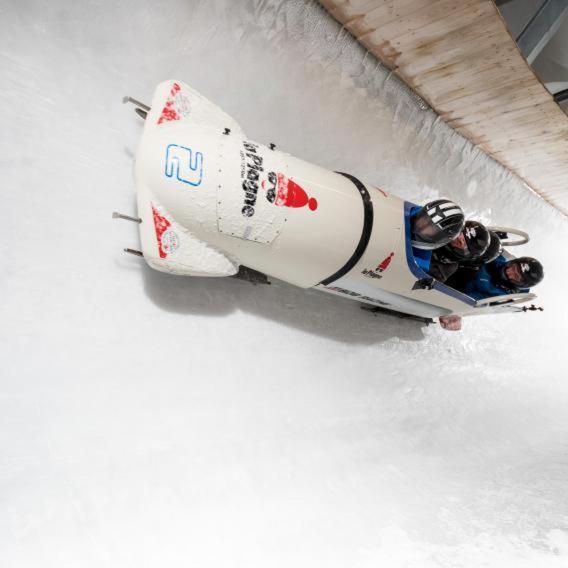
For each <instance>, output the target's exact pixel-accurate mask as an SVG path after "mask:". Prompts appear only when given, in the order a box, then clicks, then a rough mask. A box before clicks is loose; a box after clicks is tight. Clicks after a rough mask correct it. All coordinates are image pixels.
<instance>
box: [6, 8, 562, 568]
mask: <svg viewBox="0 0 568 568" xmlns="http://www.w3.org/2000/svg"><path fill="white" fill-rule="evenodd" d="M167 78H179V79H181V80H183V81H186V82H188V83H189V84H191V85H192V86H193V87H195V88H196V89H198V90H199V91H201V92H202V93H203V94H204V95H205V96H207V97H208V98H210V99H211V100H212V101H214V102H216V103H217V104H218V105H220V106H221V107H222V108H223V109H224V110H225V111H227V112H228V113H229V114H231V115H232V116H233V117H234V118H235V119H236V120H237V121H239V122H240V124H241V125H242V126H243V128H244V130H245V131H246V132H247V133H248V134H249V136H250V137H251V139H253V140H258V141H260V142H263V143H269V142H275V143H276V144H277V145H278V147H279V148H281V149H283V150H285V151H288V152H290V153H292V154H295V155H297V156H300V157H303V158H305V159H308V160H310V161H313V162H315V163H318V164H321V165H323V166H326V167H329V168H331V169H335V170H343V171H348V172H351V173H353V174H354V175H357V176H360V177H361V178H363V179H366V180H367V181H369V182H370V183H373V184H378V185H381V186H383V187H385V189H387V190H389V191H391V192H393V193H395V194H397V195H399V196H401V197H405V198H408V199H411V200H414V201H416V202H420V201H423V200H426V199H428V198H431V197H435V196H438V195H444V196H450V197H452V198H453V199H455V200H456V201H458V202H460V203H461V204H462V205H463V206H464V208H465V210H466V212H467V213H468V214H469V215H470V216H472V217H476V218H479V219H480V220H482V221H486V222H489V221H490V222H492V223H495V224H501V225H512V226H516V227H519V228H522V229H525V230H527V231H529V232H530V233H531V236H532V238H533V241H532V242H531V243H530V244H529V245H528V246H527V247H523V252H530V253H531V254H534V255H536V256H538V257H540V258H541V259H542V260H543V263H544V265H545V270H546V280H545V282H544V283H543V284H542V285H541V286H539V287H538V289H537V290H538V293H539V296H540V298H539V302H538V303H539V304H541V305H543V306H544V307H545V312H543V313H542V314H524V315H511V316H490V317H479V318H471V319H469V320H467V321H466V322H465V324H464V329H463V331H462V332H461V333H460V334H449V333H445V332H443V331H442V330H440V329H438V327H428V328H425V327H421V326H419V325H418V324H416V323H413V322H406V321H400V320H397V319H395V318H392V317H388V316H380V317H373V316H371V315H369V314H367V313H365V312H362V311H361V310H360V309H359V306H358V305H357V304H356V303H352V302H350V301H347V300H341V299H338V298H334V297H328V296H325V295H321V294H318V293H316V292H305V291H302V290H299V289H295V288H292V287H289V286H286V285H284V284H282V283H278V282H275V283H274V284H273V285H272V286H264V287H263V286H256V287H254V286H252V285H250V284H247V283H244V282H240V281H235V280H233V279H228V280H210V279H204V280H199V279H184V278H176V277H168V276H167V275H164V274H160V273H156V272H152V271H151V270H150V269H148V268H147V267H146V266H145V265H144V263H143V262H139V261H138V259H136V258H130V257H126V256H125V255H124V254H123V253H122V252H121V249H122V248H123V247H124V246H134V247H136V245H137V240H136V239H137V236H136V227H135V226H134V225H131V224H128V223H122V222H117V221H112V220H111V211H112V210H118V211H123V212H126V213H128V212H134V186H133V181H132V175H131V170H132V161H133V156H134V153H135V151H136V145H137V142H138V140H139V137H140V134H141V129H142V124H141V121H140V120H139V119H138V117H137V116H136V115H135V114H134V113H133V112H132V108H128V107H124V106H122V104H121V98H122V96H123V95H125V94H130V95H132V96H135V97H137V98H140V99H142V100H146V101H149V99H150V96H151V94H152V91H153V89H154V86H155V85H156V84H157V83H158V82H160V81H162V80H164V79H167ZM0 84H1V86H2V88H1V89H0V103H1V110H0V156H1V160H2V182H1V185H0V192H1V196H2V208H3V209H2V210H3V216H2V223H1V225H0V232H1V239H0V243H1V244H0V246H1V247H2V249H1V253H2V254H1V255H0V263H1V269H0V292H1V294H2V299H3V301H2V305H1V307H0V317H1V321H2V326H1V327H0V565H1V566H2V567H3V568H16V567H17V568H23V567H27V566H40V565H41V566H42V567H50V566H53V567H57V568H60V567H61V566H67V565H72V566H81V567H89V566H92V567H97V568H100V566H116V567H124V566H136V567H143V566H144V567H145V566H178V565H186V566H200V567H215V568H218V567H223V566H226V567H231V568H234V567H237V566H243V567H244V566H246V567H247V568H250V567H252V566H262V567H265V566H273V567H278V566H282V567H284V566H286V567H289V566H291V565H293V566H309V567H310V568H312V567H319V566H325V567H326V568H332V567H338V568H339V567H341V568H345V567H346V566H349V567H363V566H364V567H371V566H372V567H376V566H388V567H389V568H391V567H399V566H400V567H403V566H404V567H408V566H412V567H415V566H416V567H420V568H429V567H439V566H452V567H461V566H471V567H476V568H477V567H480V566H492V567H493V566H494V567H500V568H501V567H503V566H515V567H521V568H523V567H530V568H534V567H540V566H543V567H544V566H546V567H547V568H549V567H561V566H562V567H564V566H567V565H568V526H567V525H568V518H567V506H568V494H567V492H566V479H567V477H568V461H567V459H566V456H567V452H568V443H567V439H568V437H567V434H568V427H567V423H566V408H567V403H568V396H567V394H568V387H567V386H566V374H567V373H566V368H567V363H568V356H567V350H566V347H565V343H566V322H565V314H566V310H565V298H564V290H565V283H566V281H567V276H568V274H567V263H566V253H565V243H566V242H567V237H568V231H567V223H566V220H565V219H564V218H563V217H562V216H561V215H560V214H559V213H557V212H556V211H555V210H553V209H552V208H551V207H550V206H549V205H547V204H546V203H544V202H543V201H542V200H540V199H539V198H538V197H537V196H535V195H534V194H533V193H532V192H531V191H530V190H528V189H527V188H525V187H524V186H522V184H520V183H519V182H518V181H517V180H516V179H515V178H514V177H511V176H510V175H508V174H507V173H506V172H505V171H504V170H503V169H502V168H500V167H499V166H498V165H496V164H495V163H494V162H492V161H490V160H489V159H488V158H486V157H485V156H484V155H483V154H481V153H479V152H478V151H477V150H475V149H474V148H472V147H471V145H469V144H468V143H467V142H465V141H464V140H463V139H462V138H460V137H459V136H457V135H455V134H453V133H452V131H450V130H449V129H448V128H447V127H446V126H445V125H444V124H443V123H442V122H440V121H439V120H438V119H437V118H436V116H435V115H434V114H433V113H432V112H431V111H429V110H423V107H421V105H420V104H419V101H417V100H416V99H414V98H413V96H412V95H411V94H409V93H408V92H407V91H406V90H405V89H404V88H402V87H401V86H400V85H399V83H398V82H397V81H396V80H395V78H394V77H392V76H391V75H389V74H388V72H386V71H385V70H384V69H383V68H381V66H380V65H378V64H377V62H376V61H375V60H374V59H372V57H371V56H369V55H366V54H365V53H364V51H362V50H361V48H360V47H359V46H358V45H357V44H356V43H355V42H354V40H353V39H352V38H351V37H350V36H349V35H348V34H347V33H346V32H345V31H343V30H341V29H340V28H339V26H338V25H337V24H336V23H335V22H334V21H333V20H332V19H330V18H329V17H328V16H327V15H326V14H325V13H324V12H323V10H322V9H321V8H320V7H319V6H318V5H317V4H315V3H309V2H308V3H305V2H296V1H275V0H264V1H260V0H258V1H247V2H245V1H234V0H225V1H223V0H215V1H207V2H205V1H185V2H184V1H181V0H176V1H173V2H168V3H159V2H153V1H146V2H145V1H143V0H142V1H139V2H133V1H127V2H120V3H117V2H110V1H107V2H95V1H92V2H71V1H63V0H59V1H55V2H50V3H45V2H32V1H29V0H23V1H21V2H17V3H16V2H7V1H4V2H3V3H2V4H0Z"/></svg>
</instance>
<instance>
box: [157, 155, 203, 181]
mask: <svg viewBox="0 0 568 568" xmlns="http://www.w3.org/2000/svg"><path fill="white" fill-rule="evenodd" d="M165 174H166V177H169V178H171V177H174V174H175V178H176V179H177V180H179V181H181V182H183V183H187V184H188V185H192V186H194V187H197V186H198V185H201V182H202V180H203V154H202V153H201V152H194V151H193V150H192V149H191V148H186V147H185V146H178V145H177V144H169V145H168V147H167V148H166V168H165Z"/></svg>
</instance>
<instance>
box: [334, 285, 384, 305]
mask: <svg viewBox="0 0 568 568" xmlns="http://www.w3.org/2000/svg"><path fill="white" fill-rule="evenodd" d="M324 288H325V289H326V290H330V291H331V292H335V293H336V294H341V295H342V296H351V297H352V298H357V300H359V301H363V302H372V303H373V304H379V306H390V304H389V303H388V302H384V301H383V300H379V299H378V298H372V297H371V296H365V295H363V294H359V292H354V291H353V290H348V289H347V288H342V287H341V286H324Z"/></svg>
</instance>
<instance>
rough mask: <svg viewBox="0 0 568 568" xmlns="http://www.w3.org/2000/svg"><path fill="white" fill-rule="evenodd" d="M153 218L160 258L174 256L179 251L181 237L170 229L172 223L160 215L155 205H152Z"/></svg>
mask: <svg viewBox="0 0 568 568" xmlns="http://www.w3.org/2000/svg"><path fill="white" fill-rule="evenodd" d="M152 216H153V217H154V227H155V229H156V240H157V241H158V251H159V253H160V258H167V256H168V254H172V253H174V252H175V251H176V250H177V249H178V247H179V236H178V234H177V233H176V232H175V231H173V230H172V229H170V227H171V223H170V222H169V221H168V220H167V219H166V218H165V217H164V216H163V215H160V213H159V212H158V210H157V209H156V208H155V207H154V205H152Z"/></svg>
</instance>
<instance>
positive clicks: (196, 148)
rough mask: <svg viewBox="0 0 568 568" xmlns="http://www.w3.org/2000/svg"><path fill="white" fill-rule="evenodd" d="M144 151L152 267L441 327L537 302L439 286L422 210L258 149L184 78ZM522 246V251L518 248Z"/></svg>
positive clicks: (142, 210) (170, 91)
mask: <svg viewBox="0 0 568 568" xmlns="http://www.w3.org/2000/svg"><path fill="white" fill-rule="evenodd" d="M125 101H130V102H133V103H134V104H135V106H136V111H137V112H138V114H139V115H140V116H142V117H143V118H144V119H145V124H144V130H143V134H142V138H141V141H140V144H139V148H138V151H137V154H136V159H135V167H134V176H135V182H136V190H137V207H138V217H135V218H132V217H128V216H123V215H120V214H116V216H118V217H127V218H131V219H134V220H136V221H138V222H139V230H140V242H141V250H140V251H136V250H132V249H126V250H129V251H130V252H134V253H137V254H139V255H140V256H143V258H144V260H145V261H146V262H147V263H148V264H149V265H150V267H152V268H154V269H156V270H160V271H163V272H168V273H172V274H178V275H184V276H193V277H229V276H234V275H237V274H238V273H239V271H240V270H241V271H242V270H243V267H246V269H248V270H250V271H253V272H254V273H255V274H262V275H266V276H267V277H273V278H277V279H280V280H283V281H284V282H288V283H290V284H293V285H295V286H298V287H300V288H313V289H315V290H319V291H321V292H324V293H327V294H333V295H336V296H341V297H344V298H349V299H352V300H356V301H358V302H362V303H363V304H366V305H367V306H370V307H372V308H374V309H376V310H380V311H383V310H388V311H391V312H393V313H396V314H402V315H408V316H411V317H417V318H424V319H427V320H431V321H433V320H435V319H436V318H439V317H441V316H448V315H459V316H469V315H478V314H487V313H495V312H501V313H504V312H507V311H511V310H518V309H519V308H518V307H517V305H518V304H520V303H523V302H527V301H529V300H532V299H533V298H535V295H534V294H532V293H519V294H511V295H508V296H499V297H494V298H485V299H483V300H478V301H476V300H474V299H472V298H470V297H469V296H467V295H465V294H464V293H462V292H460V291H458V290H455V289H453V288H451V287H449V286H447V285H445V284H443V283H441V282H438V281H435V280H433V279H432V278H431V277H430V276H429V275H428V274H427V273H425V272H424V271H423V270H422V269H421V268H420V266H419V264H418V263H417V260H416V257H415V254H416V252H417V251H415V250H413V247H412V244H411V238H410V236H411V235H410V211H411V209H412V208H413V207H414V206H415V204H413V203H411V202H409V201H406V200H404V199H400V198H399V197H397V196H396V195H393V194H391V193H389V192H387V191H385V190H384V189H382V188H379V187H374V186H372V185H369V184H367V183H364V182H363V181H361V180H360V179H358V178H357V177H355V176H354V175H351V174H349V173H345V172H337V171H331V170H329V169H326V168H323V167H320V166H317V165H315V164H311V163H309V162H306V161H304V160H301V159H299V158H296V157H294V156H291V155H290V154H287V153H285V152H282V151H280V150H279V149H277V148H276V147H275V146H274V145H273V144H270V145H269V146H265V145H264V144H261V143H258V142H255V141H253V140H250V139H249V138H248V137H247V136H246V135H245V133H244V131H243V130H242V128H241V127H240V125H239V124H238V123H237V122H236V121H235V120H234V119H233V118H231V117H230V116H229V115H227V114H226V113H225V112H224V111H223V110H221V109H220V108H219V107H217V106H216V105H214V104H213V103H212V102H211V101H209V100H208V99H206V98H205V97H204V96H202V95H200V94H199V93H198V92H197V91H195V90H194V89H192V88H191V87H189V86H188V85H186V84H184V83H182V82H180V81H167V82H164V83H161V84H160V85H158V87H157V89H156V91H155V94H154V97H153V100H152V104H151V106H146V105H144V104H142V103H140V102H138V101H136V100H135V99H132V98H130V97H126V98H125ZM511 244H514V243H511Z"/></svg>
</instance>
